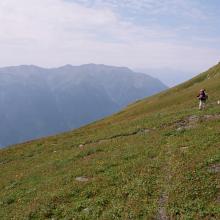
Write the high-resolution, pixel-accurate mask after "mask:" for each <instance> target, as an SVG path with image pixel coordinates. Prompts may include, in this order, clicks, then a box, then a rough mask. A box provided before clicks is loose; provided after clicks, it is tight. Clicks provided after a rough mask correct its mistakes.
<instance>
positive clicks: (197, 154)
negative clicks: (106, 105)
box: [0, 64, 220, 220]
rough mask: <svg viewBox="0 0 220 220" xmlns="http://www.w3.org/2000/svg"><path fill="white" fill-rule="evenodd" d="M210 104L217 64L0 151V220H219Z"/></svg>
mask: <svg viewBox="0 0 220 220" xmlns="http://www.w3.org/2000/svg"><path fill="white" fill-rule="evenodd" d="M202 87H205V88H206V89H207V91H208V93H209V101H208V103H207V104H208V106H207V109H206V110H204V111H199V110H198V100H197V99H196V96H197V93H198V91H199V90H200V89H201V88H202ZM217 100H220V64H218V65H216V66H214V67H213V68H211V69H209V70H208V71H207V72H205V73H202V74H200V75H199V76H197V77H195V78H193V79H192V80H190V81H188V82H186V83H184V84H181V85H179V86H177V87H175V88H172V89H170V90H168V91H165V92H162V93H160V94H158V95H155V96H153V97H150V98H147V99H145V100H142V101H138V102H136V103H134V104H132V105H130V106H128V107H127V108H126V109H124V110H123V111H121V112H119V113H117V114H115V115H113V116H111V117H108V118H106V119H104V120H101V121H98V122H95V123H92V124H90V125H88V126H85V127H83V128H80V129H77V130H75V131H73V132H69V133H64V134H60V135H57V136H53V137H49V138H44V139H40V140H36V141H32V142H28V143H24V144H22V145H18V146H13V147H11V148H7V149H4V150H1V151H0V178H1V180H0V219H2V220H6V219H16V220H17V219H57V220H58V219H65V220H72V219H76V220H78V219H89V220H92V219H103V220H111V219H123V220H126V219H147V220H148V219H158V220H163V219H181V220H182V219H188V220H189V219H192V220H194V219H198V220H200V219H207V220H209V219H213V220H214V219H220V208H219V203H220V194H219V184H220V182H219V180H220V179H219V177H220V176H219V175H220V173H219V172H220V105H217Z"/></svg>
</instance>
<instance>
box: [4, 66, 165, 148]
mask: <svg viewBox="0 0 220 220" xmlns="http://www.w3.org/2000/svg"><path fill="white" fill-rule="evenodd" d="M163 89H166V86H165V85H163V84H162V83H161V82H160V81H159V80H157V79H154V78H151V77H150V76H147V75H144V74H139V73H134V72H132V71H131V70H129V69H128V68H125V67H120V68H118V67H113V66H106V65H95V64H87V65H83V66H75V67H74V66H71V65H66V66H63V67H59V68H50V69H46V68H41V67H37V66H34V65H21V66H13V67H5V68H0V105H1V109H0V120H1V124H0V143H1V144H2V145H11V144H15V143H20V142H23V141H25V140H30V139H35V138H38V137H41V136H48V135H52V134H56V133H60V132H64V131H67V130H71V129H74V128H77V127H80V126H82V125H85V124H87V123H89V122H91V121H95V120H97V119H100V118H103V117H105V116H107V115H109V114H112V113H113V112H116V111H118V110H119V109H120V108H122V107H124V106H126V105H127V104H129V103H131V102H132V101H135V100H137V99H141V98H143V97H145V96H149V95H152V94H154V93H156V92H159V91H161V90H163ZM94 103H95V104H94Z"/></svg>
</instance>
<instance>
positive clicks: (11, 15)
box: [0, 0, 220, 72]
mask: <svg viewBox="0 0 220 220" xmlns="http://www.w3.org/2000/svg"><path fill="white" fill-rule="evenodd" d="M219 60H220V1H219V0H210V1H207V0H1V1H0V66H8V65H20V64H35V65H40V66H44V67H54V66H60V65H65V64H67V63H68V64H72V65H79V64H84V63H104V64H109V65H118V66H128V67H130V68H133V69H145V68H172V69H181V70H182V71H190V72H193V71H195V72H198V71H201V70H205V69H206V68H208V67H210V66H212V65H214V64H215V63H217V62H218V61H219Z"/></svg>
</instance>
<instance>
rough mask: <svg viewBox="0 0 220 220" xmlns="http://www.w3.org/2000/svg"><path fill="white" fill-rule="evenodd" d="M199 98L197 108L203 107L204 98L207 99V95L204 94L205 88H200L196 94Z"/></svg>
mask: <svg viewBox="0 0 220 220" xmlns="http://www.w3.org/2000/svg"><path fill="white" fill-rule="evenodd" d="M197 97H198V99H199V110H202V109H205V103H206V100H207V99H208V95H207V94H206V90H205V89H201V90H200V92H199V95H197Z"/></svg>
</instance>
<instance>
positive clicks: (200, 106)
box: [199, 100, 202, 110]
mask: <svg viewBox="0 0 220 220" xmlns="http://www.w3.org/2000/svg"><path fill="white" fill-rule="evenodd" d="M199 110H202V100H200V101H199Z"/></svg>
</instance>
